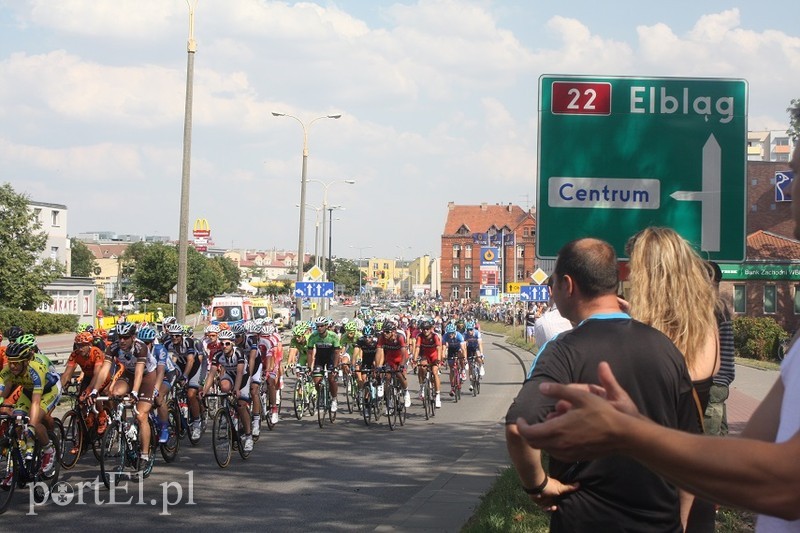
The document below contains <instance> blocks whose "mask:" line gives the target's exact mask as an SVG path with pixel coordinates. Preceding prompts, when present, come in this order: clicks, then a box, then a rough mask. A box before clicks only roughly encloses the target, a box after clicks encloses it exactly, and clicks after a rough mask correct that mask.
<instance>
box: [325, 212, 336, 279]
mask: <svg viewBox="0 0 800 533" xmlns="http://www.w3.org/2000/svg"><path fill="white" fill-rule="evenodd" d="M334 209H336V208H335V207H331V208H330V209H328V270H327V275H328V280H329V281H331V271H332V269H331V257H332V255H333V254H332V253H331V250H332V249H333V210H334Z"/></svg>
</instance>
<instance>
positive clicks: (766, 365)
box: [736, 357, 781, 370]
mask: <svg viewBox="0 0 800 533" xmlns="http://www.w3.org/2000/svg"><path fill="white" fill-rule="evenodd" d="M736 364H737V365H743V366H749V367H751V368H758V369H759V370H780V369H781V365H780V363H776V362H774V361H759V360H758V359H748V358H747V357H737V358H736Z"/></svg>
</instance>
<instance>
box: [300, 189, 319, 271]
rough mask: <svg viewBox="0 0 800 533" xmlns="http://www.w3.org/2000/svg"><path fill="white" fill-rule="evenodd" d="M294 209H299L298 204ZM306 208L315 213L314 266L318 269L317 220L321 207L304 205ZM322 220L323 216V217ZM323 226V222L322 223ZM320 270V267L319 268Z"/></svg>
mask: <svg viewBox="0 0 800 533" xmlns="http://www.w3.org/2000/svg"><path fill="white" fill-rule="evenodd" d="M294 206H295V207H300V204H294ZM306 207H307V208H310V209H313V210H314V211H316V214H315V216H314V264H315V265H317V266H318V267H320V259H319V218H320V212H321V211H322V207H317V206H315V205H311V204H306ZM323 218H324V216H323ZM322 223H323V225H324V224H325V221H324V220H323V221H322ZM320 268H322V267H320Z"/></svg>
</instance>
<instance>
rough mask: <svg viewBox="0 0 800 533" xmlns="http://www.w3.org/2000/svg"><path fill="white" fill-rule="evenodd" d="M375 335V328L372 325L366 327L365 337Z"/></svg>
mask: <svg viewBox="0 0 800 533" xmlns="http://www.w3.org/2000/svg"><path fill="white" fill-rule="evenodd" d="M373 335H375V328H374V327H372V326H371V325H370V324H367V325H366V326H364V336H366V337H372V336H373Z"/></svg>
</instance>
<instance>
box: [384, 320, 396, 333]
mask: <svg viewBox="0 0 800 533" xmlns="http://www.w3.org/2000/svg"><path fill="white" fill-rule="evenodd" d="M396 330H397V326H395V325H394V323H393V322H392V321H391V320H387V321H386V322H385V323H384V324H383V327H382V328H381V331H383V332H384V333H391V332H392V331H396Z"/></svg>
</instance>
